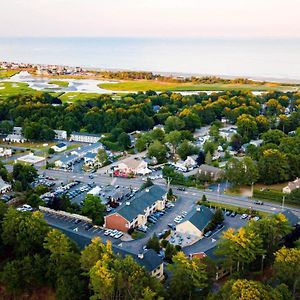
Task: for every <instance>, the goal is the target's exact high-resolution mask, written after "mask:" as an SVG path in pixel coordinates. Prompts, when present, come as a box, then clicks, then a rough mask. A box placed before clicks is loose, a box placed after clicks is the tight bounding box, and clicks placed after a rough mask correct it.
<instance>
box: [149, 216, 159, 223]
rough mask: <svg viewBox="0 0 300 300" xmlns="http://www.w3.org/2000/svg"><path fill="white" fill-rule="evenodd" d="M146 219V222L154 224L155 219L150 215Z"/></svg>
mask: <svg viewBox="0 0 300 300" xmlns="http://www.w3.org/2000/svg"><path fill="white" fill-rule="evenodd" d="M147 220H148V222H149V223H152V224H155V223H156V222H157V221H155V220H154V219H153V218H151V217H148V218H147Z"/></svg>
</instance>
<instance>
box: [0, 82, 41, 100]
mask: <svg viewBox="0 0 300 300" xmlns="http://www.w3.org/2000/svg"><path fill="white" fill-rule="evenodd" d="M36 92H37V91H35V90H33V89H31V88H29V87H28V84H27V83H23V82H0V99H5V98H6V97H9V96H16V95H19V94H22V95H24V94H33V93H36Z"/></svg>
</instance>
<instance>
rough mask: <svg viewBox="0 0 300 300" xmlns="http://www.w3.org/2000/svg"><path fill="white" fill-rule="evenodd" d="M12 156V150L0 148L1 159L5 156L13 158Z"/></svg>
mask: <svg viewBox="0 0 300 300" xmlns="http://www.w3.org/2000/svg"><path fill="white" fill-rule="evenodd" d="M11 155H12V150H11V149H9V148H0V157H4V156H6V157H7V156H11Z"/></svg>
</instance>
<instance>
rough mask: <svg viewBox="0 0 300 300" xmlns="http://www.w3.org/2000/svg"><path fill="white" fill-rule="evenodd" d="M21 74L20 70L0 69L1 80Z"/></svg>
mask: <svg viewBox="0 0 300 300" xmlns="http://www.w3.org/2000/svg"><path fill="white" fill-rule="evenodd" d="M19 72H20V71H19V70H1V69H0V79H3V78H9V77H12V76H14V75H16V74H18V73H19Z"/></svg>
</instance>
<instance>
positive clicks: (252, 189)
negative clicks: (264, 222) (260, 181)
mask: <svg viewBox="0 0 300 300" xmlns="http://www.w3.org/2000/svg"><path fill="white" fill-rule="evenodd" d="M253 191H254V182H252V183H251V197H252V198H253Z"/></svg>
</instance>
